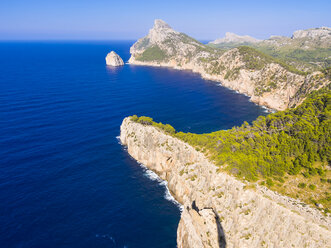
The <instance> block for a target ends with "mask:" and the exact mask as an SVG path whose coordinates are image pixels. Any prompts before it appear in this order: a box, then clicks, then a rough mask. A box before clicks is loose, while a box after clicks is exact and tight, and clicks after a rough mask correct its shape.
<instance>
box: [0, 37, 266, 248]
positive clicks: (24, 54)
mask: <svg viewBox="0 0 331 248" xmlns="http://www.w3.org/2000/svg"><path fill="white" fill-rule="evenodd" d="M132 43H133V42H130V41H123V42H11V43H7V42H3V43H0V247H24V248H25V247H31V248H39V247H40V248H45V247H56V248H59V247H77V248H78V247H79V248H82V247H97V248H98V247H102V248H103V247H138V248H139V247H143V248H146V247H162V248H163V247H176V229H177V225H178V221H179V218H180V210H179V208H178V206H177V205H176V204H175V203H174V202H172V201H169V200H167V199H168V198H169V195H167V193H166V187H165V185H164V183H161V182H160V181H158V180H155V179H154V180H153V178H152V177H151V174H150V173H149V172H148V171H146V170H145V169H144V168H142V167H141V166H139V165H138V164H137V163H136V162H135V161H134V160H133V159H132V158H130V156H129V155H128V154H127V152H126V151H125V149H124V148H123V147H122V146H121V145H120V144H119V142H118V140H117V139H116V136H118V135H119V128H120V125H121V122H122V120H123V118H124V117H126V116H128V115H133V114H137V115H146V116H151V117H153V118H154V120H156V121H162V122H163V123H170V124H171V125H173V126H174V127H175V128H176V130H180V131H190V132H198V133H202V132H210V131H216V130H219V129H227V128H231V127H232V126H234V125H240V124H241V123H242V122H243V121H248V122H250V121H252V120H254V119H255V118H256V117H257V116H259V115H261V114H265V112H264V110H263V109H262V108H261V107H259V106H256V105H255V104H253V103H251V102H249V99H248V98H247V97H246V96H244V95H240V94H237V93H235V92H234V91H231V90H228V89H226V88H223V87H220V86H218V85H217V83H214V82H210V81H206V80H203V79H201V78H200V77H199V75H197V74H193V73H191V72H187V71H176V70H172V69H167V68H151V67H142V66H132V65H125V66H123V67H120V68H116V69H114V68H108V67H107V66H106V65H105V60H104V57H105V56H106V54H107V52H109V51H110V50H115V51H116V52H117V53H118V54H119V55H120V56H122V58H123V59H124V60H125V61H126V60H128V59H129V56H130V54H129V48H130V46H131V45H132Z"/></svg>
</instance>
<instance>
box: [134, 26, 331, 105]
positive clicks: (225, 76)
mask: <svg viewBox="0 0 331 248" xmlns="http://www.w3.org/2000/svg"><path fill="white" fill-rule="evenodd" d="M130 53H131V58H130V60H129V63H131V64H138V65H150V66H168V67H172V68H175V69H180V70H192V71H193V72H197V73H200V74H201V75H202V77H204V78H206V79H210V80H214V81H219V82H221V83H222V85H224V86H226V87H228V88H231V89H233V90H237V91H238V92H240V93H244V94H246V95H248V96H250V97H251V99H252V101H253V102H256V103H258V104H260V105H264V106H267V107H269V108H273V109H277V110H284V109H286V108H288V107H291V106H293V105H295V104H298V103H300V102H302V100H303V99H304V98H305V96H306V95H305V94H299V93H300V92H308V93H309V92H311V91H312V90H316V89H319V88H321V87H323V86H325V85H326V84H329V83H330V81H329V80H328V78H327V77H326V76H325V75H324V74H323V73H322V72H314V73H311V74H308V75H305V74H304V73H302V72H299V71H297V70H295V69H294V68H291V67H290V66H287V65H284V64H282V63H279V62H278V61H277V60H274V59H272V58H271V57H268V56H265V55H264V54H262V53H260V52H258V51H256V50H254V49H253V48H248V47H239V48H234V49H231V50H228V51H224V50H220V49H216V48H213V47H210V46H206V45H204V44H202V43H200V42H198V41H197V40H195V39H193V38H191V37H189V36H187V35H185V34H183V33H180V32H177V31H175V30H173V29H172V28H171V27H170V26H169V25H168V24H166V23H165V22H163V21H162V20H156V21H155V24H154V27H153V28H152V29H151V30H150V31H149V33H148V35H147V36H146V37H144V38H142V39H139V40H138V41H137V42H136V43H135V44H134V45H133V46H132V47H131V49H130ZM303 85H306V87H305V89H307V90H306V91H299V89H300V88H302V86H303Z"/></svg>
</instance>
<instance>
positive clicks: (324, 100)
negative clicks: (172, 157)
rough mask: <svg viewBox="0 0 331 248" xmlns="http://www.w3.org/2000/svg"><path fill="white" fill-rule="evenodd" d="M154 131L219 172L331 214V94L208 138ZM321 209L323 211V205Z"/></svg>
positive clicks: (142, 119) (324, 91)
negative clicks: (187, 146) (202, 156)
mask: <svg viewBox="0 0 331 248" xmlns="http://www.w3.org/2000/svg"><path fill="white" fill-rule="evenodd" d="M132 120H133V121H136V122H139V123H142V124H144V125H154V126H156V127H158V128H160V129H162V130H164V131H165V132H167V133H168V134H170V135H173V136H175V137H177V138H179V139H181V140H183V141H185V142H187V143H189V144H190V145H192V146H193V147H195V148H196V149H197V150H199V151H202V152H204V153H205V154H206V155H207V156H208V157H209V158H210V159H211V160H213V161H214V162H215V164H216V165H217V166H219V167H220V170H222V171H227V172H228V173H230V174H233V175H235V176H236V177H238V178H240V179H244V180H248V181H250V182H259V183H260V184H263V185H266V186H268V187H270V188H271V189H273V190H276V191H279V192H281V193H282V194H285V195H289V196H291V197H294V198H299V199H301V200H303V201H305V202H307V203H310V204H312V203H314V204H317V203H319V204H322V205H323V208H324V211H326V212H328V211H330V208H331V195H330V189H331V171H330V164H331V146H330V145H331V90H330V85H329V87H327V88H324V89H322V90H319V91H317V92H314V93H312V94H311V95H310V96H309V97H308V98H307V99H306V100H305V101H304V102H303V103H302V104H301V105H300V106H298V107H296V108H294V109H289V110H286V111H281V112H277V113H274V114H270V115H268V116H267V117H263V116H261V117H259V118H258V119H257V120H255V121H254V122H253V123H252V124H251V125H250V124H248V123H247V122H245V123H244V124H243V125H242V126H240V127H233V128H232V129H230V130H221V131H217V132H213V133H206V134H193V133H183V132H176V131H175V129H174V128H173V127H172V126H170V125H169V124H167V125H164V124H162V123H156V122H154V121H153V120H152V119H151V118H149V117H140V118H139V117H137V116H133V117H132ZM320 206H321V205H320Z"/></svg>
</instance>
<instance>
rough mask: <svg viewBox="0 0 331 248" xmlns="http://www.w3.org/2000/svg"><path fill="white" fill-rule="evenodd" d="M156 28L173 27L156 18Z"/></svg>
mask: <svg viewBox="0 0 331 248" xmlns="http://www.w3.org/2000/svg"><path fill="white" fill-rule="evenodd" d="M153 28H154V29H171V27H170V26H169V25H168V24H167V23H166V22H165V21H163V20H161V19H156V20H155V21H154V27H153Z"/></svg>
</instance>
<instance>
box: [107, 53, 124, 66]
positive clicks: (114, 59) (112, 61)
mask: <svg viewBox="0 0 331 248" xmlns="http://www.w3.org/2000/svg"><path fill="white" fill-rule="evenodd" d="M106 64H107V65H110V66H122V65H124V62H123V59H122V58H121V57H120V56H119V55H118V54H117V53H115V52H114V51H111V52H110V53H108V54H107V56H106Z"/></svg>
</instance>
